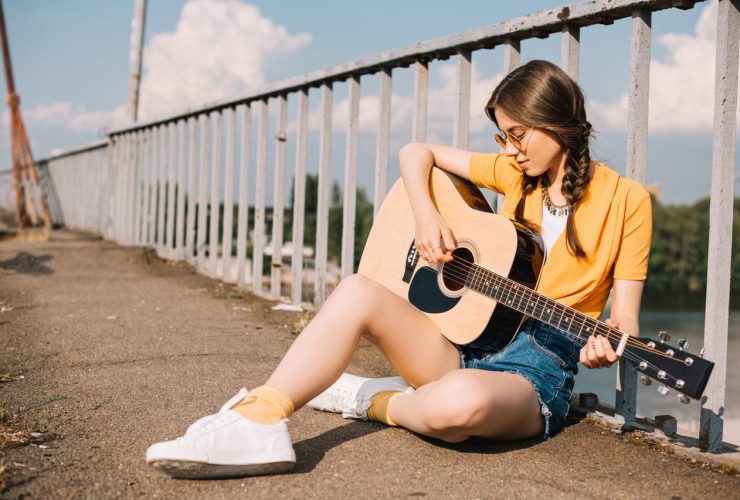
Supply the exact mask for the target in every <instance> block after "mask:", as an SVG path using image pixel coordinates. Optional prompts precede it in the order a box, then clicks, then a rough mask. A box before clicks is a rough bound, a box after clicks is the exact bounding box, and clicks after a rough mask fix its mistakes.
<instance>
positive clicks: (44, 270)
mask: <svg viewBox="0 0 740 500" xmlns="http://www.w3.org/2000/svg"><path fill="white" fill-rule="evenodd" d="M51 259H52V257H51V255H33V254H30V253H27V252H18V254H17V255H16V256H15V257H13V258H12V259H7V260H0V269H7V270H9V271H15V272H16V273H19V274H31V275H34V276H41V275H49V274H54V270H53V269H52V268H50V267H48V266H45V265H44V262H48V261H50V260H51Z"/></svg>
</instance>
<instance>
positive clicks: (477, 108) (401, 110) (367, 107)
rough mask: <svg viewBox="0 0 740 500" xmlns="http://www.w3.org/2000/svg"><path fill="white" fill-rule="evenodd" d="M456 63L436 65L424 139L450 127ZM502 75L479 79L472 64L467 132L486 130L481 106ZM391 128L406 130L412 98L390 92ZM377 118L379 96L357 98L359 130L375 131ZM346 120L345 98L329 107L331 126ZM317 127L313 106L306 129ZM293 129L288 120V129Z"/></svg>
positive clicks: (317, 112)
mask: <svg viewBox="0 0 740 500" xmlns="http://www.w3.org/2000/svg"><path fill="white" fill-rule="evenodd" d="M455 78H456V66H455V65H454V64H445V65H443V66H441V67H440V68H439V85H437V86H432V85H430V87H429V95H428V104H427V140H428V141H430V142H443V140H442V139H440V137H442V136H444V135H449V133H450V131H451V130H452V127H453V119H454V110H455ZM501 78H503V73H497V74H495V75H493V76H492V77H489V78H483V77H481V76H480V74H479V73H478V71H477V67H476V65H475V63H474V64H473V67H472V70H471V81H472V83H471V93H470V115H471V120H470V132H471V134H473V133H480V132H484V131H486V130H488V129H490V127H491V124H490V122H489V121H488V119H487V118H486V117H485V115H484V114H483V112H482V110H483V106H484V105H485V103H486V102H488V98H489V97H490V94H491V92H492V91H493V89H494V87H495V86H496V84H497V83H498V82H499V81H501ZM391 110H392V112H391V130H393V131H398V130H410V129H411V123H412V120H413V111H414V98H413V97H412V96H402V95H399V94H393V95H392V97H391ZM379 119H380V98H379V97H378V96H377V95H370V96H362V97H360V117H359V121H360V123H359V126H360V127H359V128H360V132H369V133H375V132H376V131H377V128H378V121H379ZM348 122H349V98H345V99H342V100H340V101H335V102H334V103H333V106H332V128H333V129H334V130H336V131H344V130H346V128H347V124H348ZM320 127H321V109H320V107H317V108H315V109H313V110H312V111H311V113H310V115H309V128H311V129H313V130H318V129H319V128H320ZM293 128H295V122H293V123H291V125H290V127H289V131H290V130H293Z"/></svg>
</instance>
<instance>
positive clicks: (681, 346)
mask: <svg viewBox="0 0 740 500" xmlns="http://www.w3.org/2000/svg"><path fill="white" fill-rule="evenodd" d="M678 348H679V349H680V350H682V351H683V350H684V349H688V348H689V341H688V340H686V339H678Z"/></svg>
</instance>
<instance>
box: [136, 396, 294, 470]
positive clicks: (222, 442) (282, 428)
mask: <svg viewBox="0 0 740 500" xmlns="http://www.w3.org/2000/svg"><path fill="white" fill-rule="evenodd" d="M212 417H213V418H211V419H210V420H208V421H206V422H205V423H204V424H202V425H200V426H198V427H196V428H194V429H193V428H191V429H190V430H189V431H188V432H187V433H186V434H185V435H184V436H181V437H179V438H177V439H174V440H172V441H163V442H161V443H156V444H153V445H151V446H150V447H149V448H148V449H147V450H146V461H147V463H148V464H150V465H151V466H152V467H154V468H155V469H158V470H160V471H162V472H164V473H166V474H169V475H170V476H172V477H176V478H188V479H205V478H214V477H233V476H252V475H258V474H277V473H280V472H285V471H287V470H289V469H291V468H293V467H294V466H295V461H296V458H295V451H293V443H292V442H291V440H290V434H288V426H287V425H286V422H287V419H283V420H281V421H280V422H279V423H277V424H275V425H268V424H260V423H257V422H254V421H252V420H249V419H248V418H245V417H243V416H242V415H240V414H239V413H237V412H235V411H232V410H227V411H225V412H221V413H218V414H216V415H214V416H212Z"/></svg>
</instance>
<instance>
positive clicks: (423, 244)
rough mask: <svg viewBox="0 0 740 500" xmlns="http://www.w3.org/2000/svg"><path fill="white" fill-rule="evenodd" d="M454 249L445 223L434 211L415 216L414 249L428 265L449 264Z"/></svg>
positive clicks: (426, 211)
mask: <svg viewBox="0 0 740 500" xmlns="http://www.w3.org/2000/svg"><path fill="white" fill-rule="evenodd" d="M455 248H456V245H455V239H454V238H453V237H452V233H451V232H450V229H449V228H448V227H447V223H446V222H445V221H444V219H443V218H442V216H441V215H440V214H439V212H437V210H436V209H434V208H431V209H429V210H425V211H424V212H422V213H420V214H417V215H416V249H417V251H418V252H419V255H421V258H423V259H424V260H426V261H427V262H430V263H436V262H450V261H451V260H452V251H453V250H454V249H455Z"/></svg>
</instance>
